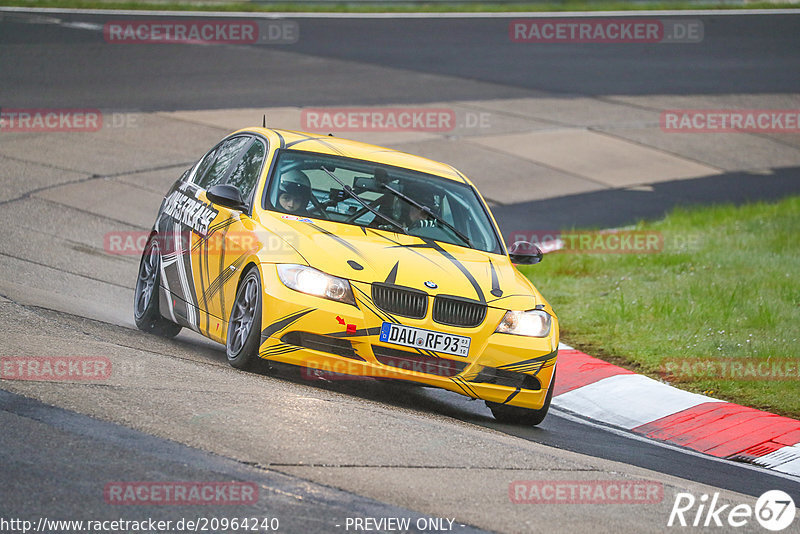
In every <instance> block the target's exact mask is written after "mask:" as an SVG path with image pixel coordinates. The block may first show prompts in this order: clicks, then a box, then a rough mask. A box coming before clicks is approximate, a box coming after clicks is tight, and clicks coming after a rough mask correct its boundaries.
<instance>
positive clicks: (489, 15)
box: [0, 6, 800, 19]
mask: <svg viewBox="0 0 800 534" xmlns="http://www.w3.org/2000/svg"><path fill="white" fill-rule="evenodd" d="M0 11H8V12H15V13H64V14H77V15H124V16H128V15H131V16H142V17H144V16H158V17H216V18H224V17H236V18H243V17H250V18H270V19H274V18H316V19H404V18H405V19H481V18H484V19H499V18H518V17H526V18H573V17H574V18H607V17H668V16H669V17H671V16H675V17H681V16H711V15H713V16H734V15H747V16H750V15H800V9H697V10H659V11H646V10H645V11H536V12H528V11H515V12H480V13H474V12H472V13H314V12H297V13H295V12H268V13H267V12H250V11H239V12H231V11H145V10H136V9H68V8H50V7H12V6H9V7H0Z"/></svg>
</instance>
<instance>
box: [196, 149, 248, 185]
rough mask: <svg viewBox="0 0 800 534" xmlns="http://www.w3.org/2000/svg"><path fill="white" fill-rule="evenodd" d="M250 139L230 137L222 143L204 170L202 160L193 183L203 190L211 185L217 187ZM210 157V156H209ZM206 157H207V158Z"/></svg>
mask: <svg viewBox="0 0 800 534" xmlns="http://www.w3.org/2000/svg"><path fill="white" fill-rule="evenodd" d="M251 139H252V138H251V137H247V136H240V137H232V138H230V139H228V140H227V141H225V142H224V143H222V144H221V145H220V146H219V147H218V148H217V150H216V151H215V158H214V162H213V163H212V164H211V165H210V166H209V167H208V170H205V168H202V167H203V164H204V163H206V162H205V160H203V161H202V162H201V163H200V167H201V168H198V169H197V179H196V180H195V182H196V183H197V185H199V186H200V187H202V188H203V189H208V188H209V187H211V186H212V185H217V184H219V183H222V182H223V181H224V180H225V177H226V176H227V174H228V171H229V170H230V167H231V165H232V164H233V163H234V162H236V160H237V159H238V158H239V154H240V153H241V151H242V150H243V149H244V147H246V146H247V145H248V144H249V143H250V141H251ZM209 155H210V154H209ZM207 157H208V156H207Z"/></svg>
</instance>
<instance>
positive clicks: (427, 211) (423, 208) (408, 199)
mask: <svg viewBox="0 0 800 534" xmlns="http://www.w3.org/2000/svg"><path fill="white" fill-rule="evenodd" d="M383 188H384V189H388V190H389V191H391V193H392V194H393V195H394V196H396V197H397V198H399V199H400V200H403V201H405V202H406V203H408V204H411V205H412V206H414V207H415V208H417V209H418V210H420V211H421V212H423V213H424V214H425V215H428V216H429V217H431V218H432V219H435V220H436V221H438V222H440V223H442V224H443V225H444V226H446V227H447V228H449V229H450V231H452V232H453V233H454V234H455V235H456V236H457V237H458V238H459V239H461V240H462V241H463V242H464V243H466V244H467V246H469V247H470V248H475V247H473V246H472V242H471V241H470V240H469V238H468V237H467V236H465V235H464V234H463V233H462V232H461V231H459V230H458V229H457V228H456V227H455V226H453V225H452V224H450V223H449V222H447V221H445V220H444V219H443V218H442V217H440V216H439V215H436V214H435V213H434V212H433V210H432V209H430V208H429V207H428V206H425V205H423V204H420V203H419V202H417V201H416V200H414V199H413V198H411V197H409V196H408V195H405V194H403V193H401V192H400V191H398V190H397V189H395V188H393V187H392V186H390V185H388V184H383Z"/></svg>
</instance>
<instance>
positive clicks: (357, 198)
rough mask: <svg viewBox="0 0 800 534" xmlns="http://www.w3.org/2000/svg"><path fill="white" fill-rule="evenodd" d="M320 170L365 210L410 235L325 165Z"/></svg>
mask: <svg viewBox="0 0 800 534" xmlns="http://www.w3.org/2000/svg"><path fill="white" fill-rule="evenodd" d="M320 169H322V170H323V171H325V172H326V173H327V174H328V176H330V177H331V178H333V179H334V180H335V181H336V183H337V184H339V185H340V186H342V190H343V191H344V192H345V193H347V194H348V195H350V196H351V197H353V199H355V201H356V202H358V203H359V204H361V205H362V206H364V208H366V209H367V210H369V211H370V212H372V213H374V214H375V215H376V216H378V217H380V218H381V219H383V220H385V221H386V222H388V223H389V224H391V225H392V226H395V227H397V228H399V229H400V231H401V232H403V233H404V234H406V235H408V232H407V231H406V229H405V228H404V227H403V225H402V224H400V223H399V222H397V221H395V220H394V219H392V218H391V217H389V216H388V215H384V214H383V213H381V212H379V211H378V210H376V209H375V208H373V207H372V206H370V205H369V204H367V203H366V202H365V201H364V200H363V199H362V198H361V197H360V196H358V195H357V194H356V192H355V191H353V188H352V187H350V186H349V185H347V184H345V183H344V182H343V181H341V180H340V179H339V178H337V177H336V175H335V174H333V173H332V172H331V171H329V170H328V169H326V168H325V165H321V166H320Z"/></svg>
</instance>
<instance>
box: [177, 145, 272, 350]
mask: <svg viewBox="0 0 800 534" xmlns="http://www.w3.org/2000/svg"><path fill="white" fill-rule="evenodd" d="M240 139H241V138H232V139H231V140H230V142H229V143H227V144H223V145H222V146H221V147H220V151H219V153H218V154H217V155H216V158H215V162H214V164H212V165H211V166H210V167H209V169H208V170H207V171H206V174H205V175H203V176H201V177H198V180H197V182H196V183H197V185H198V187H199V188H200V191H198V198H199V199H202V200H203V201H204V202H206V203H207V204H208V205H209V206H210V207H211V208H212V209H214V210H215V211H216V212H217V215H216V217H215V218H214V220H213V221H212V223H211V225H210V226H209V228H208V231H207V233H206V234H205V235H199V234H198V235H196V236H195V237H193V242H194V243H193V246H192V248H193V256H194V257H193V262H192V267H193V276H194V278H195V280H196V281H197V287H198V301H197V302H198V308H199V311H200V315H201V321H200V325H199V326H200V331H201V332H202V333H204V334H205V335H207V336H209V337H210V338H212V339H215V340H217V341H220V342H224V340H225V334H226V326H227V320H228V316H229V314H230V307H231V306H232V303H233V300H234V298H235V293H236V281H237V280H238V279H239V276H240V274H241V270H242V268H243V267H244V262H245V261H246V260H247V258H248V256H249V253H250V252H252V251H253V249H254V248H255V247H257V240H256V236H255V235H254V230H255V223H254V222H253V220H252V219H251V218H250V216H249V215H250V213H251V208H252V197H253V194H254V190H255V187H256V184H257V182H258V179H259V178H260V176H261V171H262V168H263V164H264V160H265V158H266V154H267V146H266V142H265V141H264V140H262V139H261V138H259V137H255V136H248V138H247V140H246V141H242V140H240ZM217 184H228V185H233V186H235V187H237V188H238V189H239V191H240V193H241V195H242V199H243V200H244V201H245V204H246V206H247V207H246V209H245V210H244V211H240V210H234V209H230V208H227V207H225V206H221V205H218V204H215V203H213V202H210V201H209V200H208V197H207V196H206V191H207V190H208V188H210V187H211V186H213V185H217Z"/></svg>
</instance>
